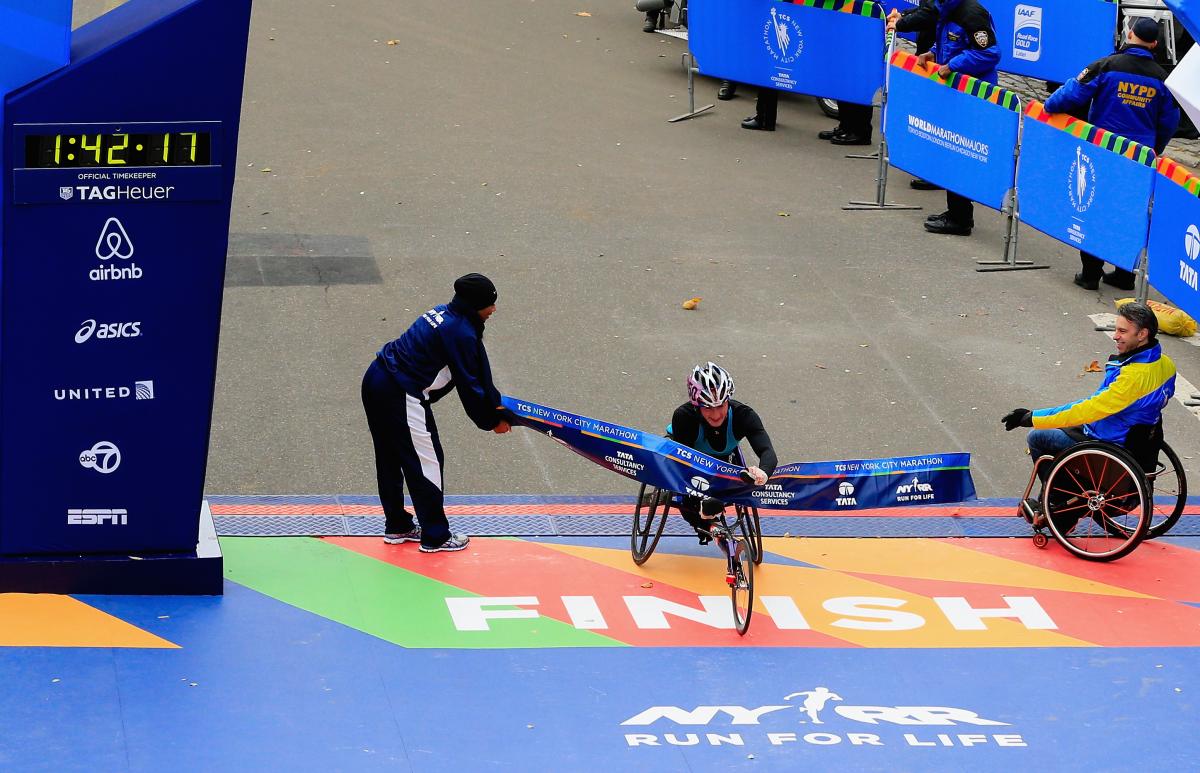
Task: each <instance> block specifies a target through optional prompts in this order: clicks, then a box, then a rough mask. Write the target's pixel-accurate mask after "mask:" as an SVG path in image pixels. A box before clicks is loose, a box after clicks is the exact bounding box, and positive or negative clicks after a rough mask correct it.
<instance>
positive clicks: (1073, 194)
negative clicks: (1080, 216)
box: [1067, 148, 1096, 212]
mask: <svg viewBox="0 0 1200 773" xmlns="http://www.w3.org/2000/svg"><path fill="white" fill-rule="evenodd" d="M1067 196H1068V197H1069V198H1070V199H1071V206H1072V207H1074V208H1075V211H1076V212H1087V211H1088V210H1089V209H1091V207H1092V202H1094V201H1095V200H1096V166H1095V164H1093V163H1092V159H1090V158H1088V156H1087V154H1086V153H1084V152H1083V149H1082V148H1075V160H1074V161H1072V162H1071V172H1070V174H1069V175H1068V176H1067Z"/></svg>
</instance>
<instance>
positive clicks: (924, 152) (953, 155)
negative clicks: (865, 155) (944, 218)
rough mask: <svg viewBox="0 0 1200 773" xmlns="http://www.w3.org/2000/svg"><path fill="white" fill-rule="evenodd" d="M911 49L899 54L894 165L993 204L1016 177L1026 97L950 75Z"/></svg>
mask: <svg viewBox="0 0 1200 773" xmlns="http://www.w3.org/2000/svg"><path fill="white" fill-rule="evenodd" d="M935 71H936V68H932V69H931V68H922V67H921V66H920V65H918V64H917V58H916V57H915V56H913V55H912V54H908V53H905V52H903V51H897V52H895V54H893V56H892V70H891V75H890V78H891V80H890V82H889V84H890V85H889V86H888V102H887V110H886V111H885V116H884V131H885V132H886V134H887V144H888V160H889V162H890V163H891V164H892V166H895V167H899V168H900V169H903V170H904V171H906V172H908V173H910V174H913V175H916V176H917V177H922V178H924V179H926V180H929V181H931V182H935V183H937V184H938V185H941V186H942V187H944V188H946V189H948V190H952V191H954V192H955V193H959V194H961V195H963V196H966V197H968V198H970V199H971V200H973V201H978V202H979V203H981V204H985V205H987V206H989V207H992V208H993V209H1000V208H1001V207H1003V206H1004V201H1005V197H1006V195H1007V194H1008V192H1009V191H1010V190H1012V187H1013V184H1014V180H1015V177H1016V158H1015V154H1014V151H1015V149H1016V146H1017V136H1018V132H1019V129H1020V124H1021V114H1020V112H1018V111H1019V110H1020V102H1019V100H1018V99H1017V97H1016V95H1015V94H1013V93H1012V92H1011V91H1006V90H1005V89H1002V88H999V87H998V86H992V85H990V84H988V83H985V82H983V81H980V80H977V79H975V78H971V77H969V76H966V75H961V74H958V73H954V74H952V75H951V77H950V78H949V79H943V78H939V77H937V76H936V75H935V74H933V73H934V72H935Z"/></svg>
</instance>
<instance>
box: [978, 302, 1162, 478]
mask: <svg viewBox="0 0 1200 773" xmlns="http://www.w3.org/2000/svg"><path fill="white" fill-rule="evenodd" d="M1117 314H1118V316H1117V324H1116V332H1115V333H1114V335H1113V340H1114V341H1115V342H1116V344H1117V353H1116V354H1114V355H1112V356H1111V357H1109V358H1108V364H1107V365H1106V366H1105V369H1104V380H1103V381H1102V382H1101V384H1100V388H1099V389H1097V390H1096V391H1095V392H1094V393H1093V394H1092V395H1091V396H1090V397H1086V398H1084V399H1082V400H1076V401H1075V402H1072V403H1067V404H1065V405H1059V406H1057V407H1054V408H1042V409H1039V410H1036V411H1031V410H1029V409H1027V408H1017V409H1016V410H1013V411H1011V412H1009V413H1008V414H1007V415H1006V416H1005V417H1004V418H1003V419H1001V421H1002V422H1003V423H1004V428H1005V429H1007V430H1009V431H1011V430H1014V429H1016V428H1017V427H1033V428H1034V429H1033V431H1032V432H1030V433H1029V436H1028V438H1027V439H1026V442H1028V444H1029V453H1030V454H1031V455H1032V456H1033V459H1034V461H1035V462H1036V460H1037V459H1038V457H1040V456H1055V455H1057V454H1058V453H1060V452H1061V451H1064V450H1066V449H1067V448H1070V447H1071V446H1073V445H1075V444H1077V443H1083V442H1085V441H1088V440H1104V441H1108V442H1109V443H1116V444H1117V445H1124V444H1125V442H1126V439H1127V438H1128V436H1129V430H1130V429H1131V428H1132V427H1134V426H1137V425H1156V424H1158V423H1159V422H1160V421H1162V412H1163V408H1165V407H1166V405H1167V403H1168V402H1170V400H1171V396H1172V395H1174V394H1175V363H1173V362H1171V358H1169V357H1167V355H1165V354H1163V353H1162V346H1160V345H1159V343H1158V339H1157V338H1156V336H1157V335H1158V319H1157V318H1156V317H1155V316H1154V312H1153V311H1151V309H1150V307H1149V306H1147V305H1145V304H1144V303H1136V302H1134V303H1127V304H1125V305H1124V306H1122V307H1121V308H1120V309H1118V311H1117Z"/></svg>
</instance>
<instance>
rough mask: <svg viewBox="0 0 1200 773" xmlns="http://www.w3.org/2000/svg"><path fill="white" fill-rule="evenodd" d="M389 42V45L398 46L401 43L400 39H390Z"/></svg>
mask: <svg viewBox="0 0 1200 773" xmlns="http://www.w3.org/2000/svg"><path fill="white" fill-rule="evenodd" d="M387 44H388V45H389V46H398V45H400V41H399V40H389V41H388V42H387Z"/></svg>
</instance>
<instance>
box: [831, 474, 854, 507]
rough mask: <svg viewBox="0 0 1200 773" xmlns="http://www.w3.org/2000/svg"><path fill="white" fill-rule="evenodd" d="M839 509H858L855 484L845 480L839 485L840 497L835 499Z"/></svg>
mask: <svg viewBox="0 0 1200 773" xmlns="http://www.w3.org/2000/svg"><path fill="white" fill-rule="evenodd" d="M834 503H835V504H836V505H837V506H838V507H857V506H858V500H857V499H855V498H854V484H853V483H851V482H850V481H848V480H844V481H842V482H841V483H839V484H838V496H837V497H836V498H835V499H834Z"/></svg>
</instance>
